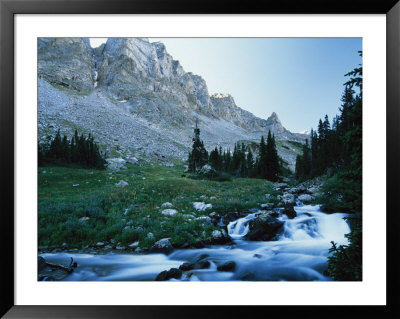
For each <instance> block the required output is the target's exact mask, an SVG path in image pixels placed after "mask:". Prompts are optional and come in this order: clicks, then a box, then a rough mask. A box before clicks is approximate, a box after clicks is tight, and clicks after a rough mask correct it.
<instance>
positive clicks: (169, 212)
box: [161, 209, 178, 216]
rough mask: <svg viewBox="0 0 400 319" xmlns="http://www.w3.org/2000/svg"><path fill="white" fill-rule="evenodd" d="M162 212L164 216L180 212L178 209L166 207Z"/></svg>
mask: <svg viewBox="0 0 400 319" xmlns="http://www.w3.org/2000/svg"><path fill="white" fill-rule="evenodd" d="M161 214H163V215H164V216H175V215H177V214H178V211H177V210H176V209H164V210H163V211H162V212H161Z"/></svg>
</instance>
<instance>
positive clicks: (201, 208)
mask: <svg viewBox="0 0 400 319" xmlns="http://www.w3.org/2000/svg"><path fill="white" fill-rule="evenodd" d="M193 208H194V209H196V210H198V211H200V212H203V211H205V210H206V209H211V208H212V204H206V203H204V202H194V203H193Z"/></svg>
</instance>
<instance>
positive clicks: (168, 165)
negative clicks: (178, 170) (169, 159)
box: [165, 163, 175, 167]
mask: <svg viewBox="0 0 400 319" xmlns="http://www.w3.org/2000/svg"><path fill="white" fill-rule="evenodd" d="M165 166H166V167H174V166H175V165H174V163H166V164H165Z"/></svg>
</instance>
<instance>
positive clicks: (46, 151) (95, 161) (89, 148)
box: [38, 130, 106, 169]
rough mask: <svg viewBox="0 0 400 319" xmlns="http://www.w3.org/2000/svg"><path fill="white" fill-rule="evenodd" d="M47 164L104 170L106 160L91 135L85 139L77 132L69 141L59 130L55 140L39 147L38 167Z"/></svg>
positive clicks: (51, 139) (40, 144)
mask: <svg viewBox="0 0 400 319" xmlns="http://www.w3.org/2000/svg"><path fill="white" fill-rule="evenodd" d="M46 164H54V165H61V166H70V165H71V166H79V167H84V168H96V169H104V168H105V165H106V160H105V154H102V153H101V152H100V150H99V147H98V145H97V144H96V143H95V142H94V138H93V136H92V135H91V134H90V133H89V135H88V137H84V136H83V134H81V135H80V136H79V135H78V131H77V130H75V133H74V135H73V136H72V138H71V139H68V137H67V136H66V135H64V136H63V137H62V138H61V134H60V130H58V131H57V133H56V135H55V136H54V137H53V138H51V137H50V141H49V143H45V144H43V143H39V145H38V165H39V166H43V165H46Z"/></svg>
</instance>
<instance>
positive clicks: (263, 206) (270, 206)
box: [260, 203, 274, 209]
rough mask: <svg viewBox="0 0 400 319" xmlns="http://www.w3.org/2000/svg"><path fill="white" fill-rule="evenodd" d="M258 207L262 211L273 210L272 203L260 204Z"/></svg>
mask: <svg viewBox="0 0 400 319" xmlns="http://www.w3.org/2000/svg"><path fill="white" fill-rule="evenodd" d="M260 206H261V208H264V209H272V208H274V204H273V203H265V204H261V205H260Z"/></svg>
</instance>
